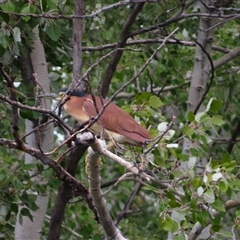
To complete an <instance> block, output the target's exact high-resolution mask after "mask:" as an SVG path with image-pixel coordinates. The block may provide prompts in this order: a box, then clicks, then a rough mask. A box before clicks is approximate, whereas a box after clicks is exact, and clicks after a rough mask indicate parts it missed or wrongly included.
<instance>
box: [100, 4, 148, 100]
mask: <svg viewBox="0 0 240 240" xmlns="http://www.w3.org/2000/svg"><path fill="white" fill-rule="evenodd" d="M143 6H144V3H138V4H136V5H135V7H134V8H133V11H132V12H131V14H130V15H129V17H128V19H127V20H126V22H125V24H124V26H123V30H122V33H121V35H120V38H119V41H118V43H117V46H116V49H118V48H124V47H125V45H126V41H127V39H128V34H129V32H130V28H131V26H132V24H133V22H134V20H135V19H136V17H137V15H138V13H139V12H140V11H141V9H142V8H143ZM122 53H123V50H118V51H116V52H115V53H114V55H113V57H112V60H111V61H110V63H109V64H108V68H107V70H106V73H105V75H104V78H103V83H102V86H101V94H100V95H101V96H102V97H103V98H106V96H107V93H108V89H109V85H110V82H111V79H112V77H113V74H114V72H115V70H116V67H117V64H118V62H119V60H120V58H121V56H122Z"/></svg>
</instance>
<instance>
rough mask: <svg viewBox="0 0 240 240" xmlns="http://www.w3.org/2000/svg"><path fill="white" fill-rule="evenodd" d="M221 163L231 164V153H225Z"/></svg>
mask: <svg viewBox="0 0 240 240" xmlns="http://www.w3.org/2000/svg"><path fill="white" fill-rule="evenodd" d="M221 161H222V162H223V163H227V162H230V155H229V152H225V153H224V154H223V155H222V158H221Z"/></svg>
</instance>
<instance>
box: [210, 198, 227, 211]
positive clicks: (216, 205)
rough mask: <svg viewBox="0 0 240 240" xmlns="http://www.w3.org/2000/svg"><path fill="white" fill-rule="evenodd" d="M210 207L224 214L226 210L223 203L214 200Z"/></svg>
mask: <svg viewBox="0 0 240 240" xmlns="http://www.w3.org/2000/svg"><path fill="white" fill-rule="evenodd" d="M212 207H213V208H214V209H215V210H216V211H220V212H226V209H225V207H224V204H223V202H222V201H221V200H220V199H218V198H217V199H216V200H215V202H213V203H212Z"/></svg>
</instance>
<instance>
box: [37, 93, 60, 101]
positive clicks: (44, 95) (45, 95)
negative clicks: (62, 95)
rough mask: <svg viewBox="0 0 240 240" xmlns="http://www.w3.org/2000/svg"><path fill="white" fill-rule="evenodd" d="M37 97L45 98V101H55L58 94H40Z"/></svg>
mask: <svg viewBox="0 0 240 240" xmlns="http://www.w3.org/2000/svg"><path fill="white" fill-rule="evenodd" d="M38 97H39V98H45V99H56V100H58V94H56V93H46V94H41V95H39V96H38Z"/></svg>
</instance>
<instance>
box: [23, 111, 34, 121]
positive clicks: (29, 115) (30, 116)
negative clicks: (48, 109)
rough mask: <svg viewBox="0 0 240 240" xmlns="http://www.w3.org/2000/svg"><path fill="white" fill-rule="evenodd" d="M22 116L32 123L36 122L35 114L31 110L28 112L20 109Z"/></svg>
mask: <svg viewBox="0 0 240 240" xmlns="http://www.w3.org/2000/svg"><path fill="white" fill-rule="evenodd" d="M20 116H21V117H22V118H24V119H28V120H30V121H34V120H35V118H34V114H33V112H32V111H30V110H26V109H20Z"/></svg>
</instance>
